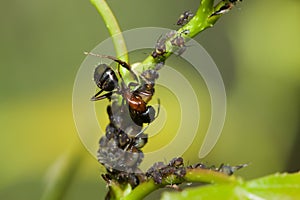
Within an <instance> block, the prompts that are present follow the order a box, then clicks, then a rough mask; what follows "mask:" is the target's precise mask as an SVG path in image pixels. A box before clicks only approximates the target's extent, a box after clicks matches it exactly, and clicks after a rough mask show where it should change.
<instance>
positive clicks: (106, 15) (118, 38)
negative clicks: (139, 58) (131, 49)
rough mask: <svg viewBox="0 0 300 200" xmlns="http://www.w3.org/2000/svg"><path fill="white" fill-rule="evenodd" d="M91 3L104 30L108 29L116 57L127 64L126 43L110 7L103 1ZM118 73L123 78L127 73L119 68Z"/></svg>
mask: <svg viewBox="0 0 300 200" xmlns="http://www.w3.org/2000/svg"><path fill="white" fill-rule="evenodd" d="M91 3H92V4H93V5H94V6H95V7H96V9H97V11H98V12H99V13H100V15H101V16H102V18H103V21H104V23H105V24H106V28H107V29H108V31H109V34H110V35H111V37H112V41H113V43H114V47H115V51H116V57H117V58H119V59H120V60H123V61H125V62H127V63H128V54H127V47H126V43H125V40H124V38H123V35H122V31H121V29H120V27H119V24H118V22H117V19H116V17H115V16H114V14H113V12H112V11H111V9H110V7H109V6H108V4H107V3H106V1H105V0H91ZM120 73H121V74H122V75H123V76H126V74H128V71H127V70H126V69H125V68H122V67H121V68H120Z"/></svg>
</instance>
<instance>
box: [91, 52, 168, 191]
mask: <svg viewBox="0 0 300 200" xmlns="http://www.w3.org/2000/svg"><path fill="white" fill-rule="evenodd" d="M86 54H89V55H94V56H99V57H102V58H108V59H111V60H113V61H115V62H117V63H118V64H119V65H120V66H121V67H124V68H126V69H127V70H128V71H129V72H130V73H131V74H132V76H133V77H134V79H135V81H136V82H130V83H129V84H128V85H126V84H125V81H124V80H123V77H122V75H121V73H120V70H119V66H118V76H119V77H120V80H119V79H118V77H117V74H116V73H115V71H114V70H113V69H112V68H111V67H109V66H108V65H106V64H100V65H98V66H97V67H96V68H95V71H94V81H95V84H96V85H97V87H99V88H100V91H99V92H97V93H96V94H95V95H94V96H93V97H92V98H91V100H92V101H97V100H102V99H105V98H108V99H109V100H111V99H112V97H113V95H114V94H115V95H116V96H117V97H118V96H121V97H122V103H121V104H120V103H118V102H117V101H113V102H112V103H111V105H108V106H107V114H108V117H109V124H108V125H107V126H106V130H105V136H103V137H101V138H100V141H99V150H98V152H97V153H98V154H97V157H98V161H99V162H100V163H101V164H102V165H104V166H105V168H106V170H107V174H104V175H103V176H102V177H103V178H104V180H105V181H107V182H109V181H111V180H116V181H117V182H119V183H130V185H131V186H132V188H134V187H136V186H137V185H138V184H139V183H140V182H143V181H144V180H145V178H146V177H145V175H144V174H143V173H142V172H141V170H140V169H139V168H138V166H139V165H140V163H141V162H142V160H143V158H144V154H143V152H142V150H141V149H142V148H143V147H144V146H145V144H146V143H147V141H148V135H147V134H146V133H144V131H145V129H146V128H143V124H145V123H146V124H149V123H151V122H152V121H153V120H154V119H155V113H156V111H155V109H154V108H153V107H152V106H149V105H147V104H148V102H149V101H150V100H151V99H152V96H153V94H154V92H155V90H154V86H155V80H156V79H157V78H158V72H157V70H159V69H160V68H161V67H162V66H163V64H164V63H159V64H157V66H156V67H155V68H154V69H149V70H145V71H143V72H142V73H141V74H140V75H139V77H138V76H137V75H136V74H135V73H134V72H133V71H132V70H131V66H130V65H129V64H127V63H126V62H124V61H122V60H119V59H117V58H115V57H113V56H106V55H98V54H93V53H86ZM132 87H134V89H131V88H132ZM102 92H107V93H105V94H103V95H101V94H102ZM158 112H159V110H158ZM158 112H157V113H158Z"/></svg>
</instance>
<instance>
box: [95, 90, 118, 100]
mask: <svg viewBox="0 0 300 200" xmlns="http://www.w3.org/2000/svg"><path fill="white" fill-rule="evenodd" d="M101 92H102V91H100V92H98V93H97V94H95V95H94V96H93V97H92V98H91V101H99V100H102V99H106V98H107V99H108V100H111V95H112V94H113V92H108V93H106V94H104V95H101V96H98V95H99V94H100V93H101Z"/></svg>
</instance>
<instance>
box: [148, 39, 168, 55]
mask: <svg viewBox="0 0 300 200" xmlns="http://www.w3.org/2000/svg"><path fill="white" fill-rule="evenodd" d="M166 41H167V38H166V37H160V38H159V39H158V41H157V42H156V45H155V49H154V51H153V52H152V54H151V56H152V57H153V58H157V57H159V56H163V55H164V54H165V53H166Z"/></svg>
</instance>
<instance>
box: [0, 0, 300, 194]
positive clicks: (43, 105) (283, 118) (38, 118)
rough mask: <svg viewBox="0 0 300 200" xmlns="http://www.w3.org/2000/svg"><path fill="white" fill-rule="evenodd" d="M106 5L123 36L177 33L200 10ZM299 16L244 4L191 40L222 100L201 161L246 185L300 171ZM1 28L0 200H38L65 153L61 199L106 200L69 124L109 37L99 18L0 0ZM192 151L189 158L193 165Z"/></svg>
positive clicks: (63, 7) (272, 5)
mask: <svg viewBox="0 0 300 200" xmlns="http://www.w3.org/2000/svg"><path fill="white" fill-rule="evenodd" d="M108 3H109V4H110V6H111V8H112V10H113V11H114V13H115V15H116V17H117V19H118V21H119V23H120V26H121V28H122V29H123V30H128V29H132V28H137V27H143V26H154V27H166V28H170V29H176V26H175V25H174V24H175V23H176V20H177V18H178V16H179V15H180V14H181V13H182V12H183V11H185V10H192V11H194V12H195V11H196V8H197V7H198V4H199V2H198V1H196V0H193V1H178V0H164V1H160V0H153V1H142V0H126V1H117V0H109V1H108ZM299 9H300V2H299V1H297V0H287V1H279V0H265V1H258V0H251V1H247V0H245V1H243V2H242V3H240V4H238V5H237V6H236V7H235V8H234V9H233V10H232V12H230V13H229V14H226V15H224V16H223V17H222V18H221V19H220V20H219V21H218V22H217V24H216V25H215V27H214V28H212V29H208V30H206V31H205V32H203V33H201V34H200V35H198V36H197V37H196V38H195V39H196V40H197V41H199V42H200V43H201V44H202V45H203V46H204V47H205V48H206V50H207V51H208V52H209V53H210V55H211V56H212V57H213V59H214V60H215V62H216V64H217V66H218V67H219V69H220V72H221V74H222V76H223V78H224V82H225V85H226V91H227V100H228V107H227V118H226V122H225V126H224V131H223V134H222V135H221V138H220V140H219V141H218V143H217V145H216V147H215V148H214V150H213V151H212V152H211V153H210V154H209V155H208V156H207V158H205V159H204V160H203V161H204V162H206V163H210V164H216V165H218V164H220V163H228V164H232V165H234V164H240V163H250V166H249V167H248V168H246V169H243V170H242V171H240V172H239V173H238V174H239V175H241V176H243V177H245V178H246V179H251V178H255V177H259V176H263V175H267V174H270V173H275V172H283V171H296V170H299V169H300V159H299V158H300V156H299V152H300V136H299V135H300V125H299V124H300V123H299V121H300V101H299V100H300V92H299V91H300V90H299V89H300V59H299V54H300V37H299V35H300V24H299V19H300V12H299ZM0 22H1V23H0V24H1V31H0V40H1V43H0V44H1V49H0V51H1V54H0V55H1V60H0V63H1V67H0V82H1V84H0V91H1V95H0V110H1V111H0V119H1V120H0V131H1V140H0V155H1V165H0V199H6V200H15V199H41V196H42V194H43V192H44V191H45V188H46V183H47V180H49V176H50V177H51V172H52V173H53V172H55V166H56V165H59V164H61V163H64V162H65V160H64V157H62V158H61V156H62V155H65V154H66V153H68V152H73V153H71V154H72V155H75V157H76V156H78V159H79V161H78V162H77V161H76V159H75V161H74V165H76V166H78V168H76V167H75V166H74V168H73V169H72V170H74V173H75V176H74V177H73V180H72V182H71V184H70V188H69V189H68V190H67V191H66V194H65V196H64V197H63V199H72V200H76V199H78V200H79V199H84V198H85V199H103V197H104V195H105V193H106V190H105V184H104V183H103V181H102V180H101V178H100V171H101V167H100V166H99V164H98V163H97V162H96V160H95V159H94V158H93V157H92V156H90V154H89V153H88V152H87V151H86V150H85V148H84V147H83V146H82V145H81V143H80V141H79V139H78V136H77V133H76V128H75V125H74V121H73V116H72V87H73V82H74V79H75V76H76V72H77V70H78V68H79V66H80V64H81V62H82V61H83V59H84V58H85V56H84V55H83V51H85V50H90V49H93V48H94V46H96V45H97V44H98V43H99V42H101V41H103V40H104V39H106V38H107V37H108V36H109V35H108V32H107V30H106V28H105V25H104V23H103V22H102V19H101V17H100V16H99V15H98V13H97V11H96V10H95V8H94V7H93V6H92V5H91V4H90V2H89V1H88V0H85V1H83V0H81V1H70V0H68V1H58V0H54V1H37V0H28V1H4V2H2V4H1V8H0ZM208 106H209V105H208ZM208 116H209V115H208ZM198 148H199V146H198V145H197V144H196V145H194V146H193V147H192V148H191V149H189V150H188V151H187V152H186V155H185V157H186V158H187V159H189V161H190V162H191V163H194V162H197V161H198V160H197V155H198ZM59 158H61V160H60V161H57V160H58V159H59ZM54 163H56V165H54ZM78 163H79V164H78ZM53 166H54V167H53ZM66 170H67V171H68V170H69V169H66ZM49 173H50V174H49Z"/></svg>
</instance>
